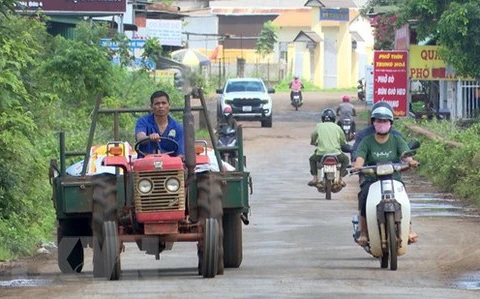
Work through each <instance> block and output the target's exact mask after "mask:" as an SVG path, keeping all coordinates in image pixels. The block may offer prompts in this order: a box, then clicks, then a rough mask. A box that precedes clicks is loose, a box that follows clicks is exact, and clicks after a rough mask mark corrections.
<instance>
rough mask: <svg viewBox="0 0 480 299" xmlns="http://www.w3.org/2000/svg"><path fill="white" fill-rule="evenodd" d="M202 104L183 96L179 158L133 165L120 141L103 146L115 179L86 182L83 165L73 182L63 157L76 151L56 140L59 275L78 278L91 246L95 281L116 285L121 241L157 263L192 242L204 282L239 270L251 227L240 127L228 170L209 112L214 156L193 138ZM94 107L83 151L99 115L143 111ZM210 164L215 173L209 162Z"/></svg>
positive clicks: (153, 157) (157, 156) (160, 156)
mask: <svg viewBox="0 0 480 299" xmlns="http://www.w3.org/2000/svg"><path fill="white" fill-rule="evenodd" d="M201 102H202V106H201V107H191V106H190V99H189V96H186V97H185V108H184V117H183V124H184V135H185V159H184V160H182V159H181V158H180V157H172V156H170V155H169V154H168V153H162V152H156V153H143V154H144V158H139V159H134V158H132V156H131V155H128V154H127V153H128V149H127V148H126V146H125V143H124V142H122V141H112V142H108V143H107V146H106V157H105V158H104V160H103V166H105V167H108V166H113V167H115V173H102V174H96V175H91V176H89V175H86V163H85V165H84V168H83V170H82V174H81V175H80V176H77V177H72V176H70V175H68V174H66V173H65V157H66V156H72V155H74V154H75V153H72V152H70V153H69V152H66V151H65V145H64V143H65V141H64V136H63V134H62V135H61V138H60V153H61V155H60V156H61V157H60V162H61V163H60V164H61V165H60V169H58V168H57V167H55V166H54V165H56V163H52V165H53V166H52V167H53V169H52V171H51V173H57V174H56V175H52V177H51V179H52V182H53V187H54V203H55V208H56V212H57V219H58V223H59V225H58V251H59V252H58V264H59V267H60V269H61V270H62V272H80V271H81V270H82V267H83V263H84V260H83V259H84V258H83V257H84V254H83V249H84V248H85V247H87V246H91V247H92V248H93V275H94V276H95V277H105V278H107V279H109V280H117V279H119V278H120V274H121V262H120V261H121V259H120V256H121V252H122V251H123V248H124V246H123V243H125V242H135V243H136V244H137V246H138V248H139V249H140V250H143V251H145V252H146V253H147V254H152V255H154V256H155V258H156V259H157V260H158V259H159V257H160V253H162V252H163V251H164V250H169V249H171V248H172V245H173V243H174V242H197V244H198V245H197V249H198V273H199V274H200V275H203V277H215V275H217V274H223V270H224V267H239V266H240V264H241V262H242V256H243V254H242V225H241V224H242V221H243V223H245V224H248V217H247V216H248V212H249V204H248V196H249V194H248V189H249V185H250V189H251V180H250V176H249V173H248V172H245V171H244V157H243V148H242V146H243V144H242V142H241V138H242V136H241V128H239V130H238V134H239V136H238V140H239V142H238V144H237V146H236V147H235V148H234V150H237V157H238V163H236V165H235V169H234V170H233V171H225V170H224V167H223V165H224V164H223V163H224V162H222V160H221V158H220V157H221V152H222V150H224V149H222V148H217V147H216V144H217V143H216V140H215V136H214V134H213V130H212V126H211V124H210V121H209V119H208V117H207V115H208V114H207V113H204V115H205V117H206V120H207V121H206V123H207V126H208V130H209V132H210V135H211V144H212V146H213V150H210V149H208V148H207V142H206V141H196V140H195V132H194V127H193V114H192V112H191V110H192V109H193V108H196V110H199V111H203V112H206V108H205V107H206V105H205V101H204V99H203V94H201ZM99 106H100V103H97V107H96V109H95V113H94V117H93V120H92V129H91V130H90V136H89V142H88V145H87V149H88V148H90V147H91V146H92V140H93V132H94V128H95V122H96V117H97V115H98V114H99V113H111V114H114V115H117V116H118V114H119V113H128V112H139V111H140V110H141V109H99ZM172 110H173V111H175V110H174V109H172ZM182 110H183V109H182ZM142 111H143V110H142ZM117 119H118V117H117ZM116 125H118V124H116ZM114 135H117V136H114V140H118V127H116V128H114ZM143 142H150V141H149V140H148V139H147V140H141V141H139V142H138V143H137V144H136V145H135V150H136V151H137V152H138V146H139V145H140V144H141V143H143ZM161 142H175V141H173V140H172V139H165V140H162V141H161ZM225 150H226V149H225ZM228 150H229V151H231V150H232V148H229V149H228ZM212 152H213V153H214V155H212V154H211V153H212ZM209 153H210V155H209ZM82 154H83V153H82ZM84 155H85V160H84V161H88V159H89V153H88V151H87V153H84ZM212 157H213V159H212ZM212 160H214V161H212ZM215 161H216V165H217V166H216V167H215V163H212V162H215ZM212 165H213V166H212ZM200 166H203V167H201V168H202V169H204V170H203V171H200V170H199V168H200Z"/></svg>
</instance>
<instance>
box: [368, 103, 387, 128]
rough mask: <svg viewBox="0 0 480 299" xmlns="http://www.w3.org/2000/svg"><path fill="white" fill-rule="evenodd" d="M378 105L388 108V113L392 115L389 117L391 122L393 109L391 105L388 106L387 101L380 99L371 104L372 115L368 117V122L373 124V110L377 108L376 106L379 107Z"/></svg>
mask: <svg viewBox="0 0 480 299" xmlns="http://www.w3.org/2000/svg"><path fill="white" fill-rule="evenodd" d="M380 107H384V108H387V109H388V110H390V114H391V115H392V119H391V122H393V109H392V106H390V104H389V103H387V102H384V101H380V102H376V103H375V104H374V105H373V106H372V114H371V115H372V116H371V117H370V123H371V124H373V118H374V117H373V112H374V111H375V110H376V109H377V108H380Z"/></svg>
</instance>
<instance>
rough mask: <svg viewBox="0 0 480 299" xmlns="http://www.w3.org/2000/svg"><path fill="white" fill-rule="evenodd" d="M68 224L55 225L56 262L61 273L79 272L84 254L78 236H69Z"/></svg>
mask: <svg viewBox="0 0 480 299" xmlns="http://www.w3.org/2000/svg"><path fill="white" fill-rule="evenodd" d="M69 230H70V228H69V226H68V224H62V223H60V224H59V225H58V227H57V244H58V250H57V254H58V257H57V262H58V267H59V268H60V271H62V273H80V272H82V269H83V263H84V255H83V246H82V241H81V240H80V238H79V237H75V236H69Z"/></svg>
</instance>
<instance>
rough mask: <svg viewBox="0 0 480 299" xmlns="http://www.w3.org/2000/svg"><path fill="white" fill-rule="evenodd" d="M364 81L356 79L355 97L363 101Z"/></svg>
mask: <svg viewBox="0 0 480 299" xmlns="http://www.w3.org/2000/svg"><path fill="white" fill-rule="evenodd" d="M364 86H365V83H364V80H363V79H360V80H358V85H357V98H358V99H359V100H360V101H365V88H364Z"/></svg>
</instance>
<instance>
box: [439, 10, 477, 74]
mask: <svg viewBox="0 0 480 299" xmlns="http://www.w3.org/2000/svg"><path fill="white" fill-rule="evenodd" d="M479 37H480V1H478V0H477V1H471V2H468V3H464V4H460V3H457V2H453V3H451V4H450V6H449V7H448V9H447V10H445V12H444V13H443V14H442V17H441V18H440V21H439V23H438V41H439V44H440V45H441V46H442V47H441V49H440V55H441V56H442V57H444V58H445V60H446V62H447V63H449V64H450V65H451V66H453V67H454V68H455V71H456V72H457V73H458V74H462V75H466V76H470V77H473V78H477V79H479V78H480V55H479V53H480V38H479Z"/></svg>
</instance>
